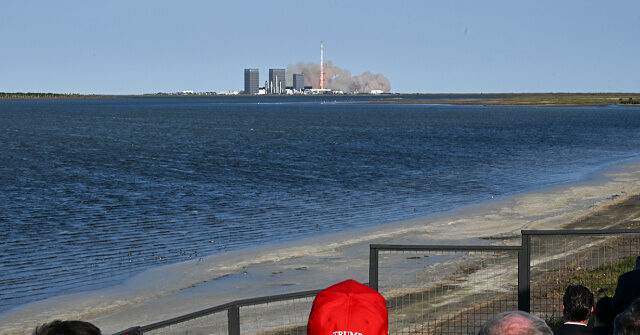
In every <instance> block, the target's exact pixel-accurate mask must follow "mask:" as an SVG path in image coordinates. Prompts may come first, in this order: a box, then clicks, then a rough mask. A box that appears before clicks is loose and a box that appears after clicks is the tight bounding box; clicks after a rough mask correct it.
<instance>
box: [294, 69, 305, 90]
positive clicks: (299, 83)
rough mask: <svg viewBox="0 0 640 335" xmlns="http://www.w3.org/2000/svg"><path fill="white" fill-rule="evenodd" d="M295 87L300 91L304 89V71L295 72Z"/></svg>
mask: <svg viewBox="0 0 640 335" xmlns="http://www.w3.org/2000/svg"><path fill="white" fill-rule="evenodd" d="M293 89H294V90H295V91H298V92H302V91H304V74H302V73H294V74H293Z"/></svg>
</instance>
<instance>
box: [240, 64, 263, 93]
mask: <svg viewBox="0 0 640 335" xmlns="http://www.w3.org/2000/svg"><path fill="white" fill-rule="evenodd" d="M259 83H260V78H259V71H258V69H244V93H245V94H258V87H259Z"/></svg>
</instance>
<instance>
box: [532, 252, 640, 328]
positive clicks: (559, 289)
mask: <svg viewBox="0 0 640 335" xmlns="http://www.w3.org/2000/svg"><path fill="white" fill-rule="evenodd" d="M635 258H636V256H629V257H625V258H622V259H619V260H616V261H613V262H610V263H606V264H602V265H600V266H595V267H588V268H578V269H575V270H574V271H573V272H572V274H571V275H569V276H560V277H558V278H557V279H556V280H555V283H554V284H551V285H549V284H548V283H546V284H547V285H548V286H547V285H544V287H545V288H546V290H545V291H544V294H543V297H539V298H542V299H552V300H557V301H558V302H560V301H561V300H562V296H563V295H564V290H565V289H566V288H567V286H568V285H571V284H580V285H584V286H586V287H587V288H589V289H590V290H591V291H592V292H593V295H594V303H595V302H597V301H598V299H600V298H602V297H605V296H608V297H613V294H614V293H615V289H616V283H617V278H618V276H619V275H620V274H622V273H625V272H627V271H629V270H631V269H633V267H634V265H635ZM533 299H534V300H535V299H536V297H533ZM556 315H557V314H556ZM545 321H546V322H547V324H548V325H549V327H551V329H557V328H558V327H560V326H561V325H562V324H563V323H564V320H563V319H562V317H561V316H552V317H547V318H546V319H545ZM591 322H593V321H592V320H590V323H591Z"/></svg>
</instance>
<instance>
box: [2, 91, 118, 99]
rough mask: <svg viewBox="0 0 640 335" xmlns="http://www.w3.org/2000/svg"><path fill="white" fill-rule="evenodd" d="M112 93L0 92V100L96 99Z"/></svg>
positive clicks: (108, 96) (106, 96) (107, 96)
mask: <svg viewBox="0 0 640 335" xmlns="http://www.w3.org/2000/svg"><path fill="white" fill-rule="evenodd" d="M110 97H115V96H113V95H94V94H59V93H30V92H29V93H22V92H15V93H6V92H0V100H12V99H16V100H17V99H96V98H110Z"/></svg>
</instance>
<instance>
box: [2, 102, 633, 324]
mask: <svg viewBox="0 0 640 335" xmlns="http://www.w3.org/2000/svg"><path fill="white" fill-rule="evenodd" d="M345 100H347V101H349V102H353V99H351V98H348V99H345ZM258 102H259V103H258ZM326 102H328V103H321V99H320V100H319V99H317V98H316V99H315V100H311V99H308V100H301V99H292V98H279V99H265V100H260V99H257V98H243V99H241V98H144V99H141V98H123V99H110V100H70V101H0V144H1V145H0V157H2V159H1V161H0V175H1V176H2V177H0V227H1V229H0V241H1V244H0V311H6V310H8V309H9V308H11V307H15V306H18V305H20V304H24V303H27V302H31V301H35V300H39V299H43V298H46V297H50V296H54V295H59V294H65V293H71V292H77V291H82V290H91V289H96V288H101V287H105V286H110V285H114V284H117V283H118V282H121V281H122V280H124V279H126V278H128V277H130V276H132V275H133V274H136V273H138V272H140V271H142V270H144V269H147V268H149V267H153V266H157V265H161V264H166V263H172V262H179V261H184V260H188V259H191V258H197V257H200V256H203V255H207V254H212V253H219V252H223V251H226V250H231V249H238V248H242V247H246V246H250V245H256V244H268V243H274V242H277V241H282V240H283V239H295V238H299V237H303V236H310V235H313V234H316V233H320V232H322V233H324V232H331V231H339V230H344V229H349V228H353V227H361V226H369V225H379V224H383V223H387V222H392V221H398V220H401V219H407V218H411V217H416V216H421V215H425V214H429V213H433V212H438V211H444V210H447V209H451V208H454V207H459V206H461V205H464V204H470V203H477V202H482V201H487V200H490V199H491V198H492V197H496V196H502V195H506V194H512V193H516V192H525V191H528V190H532V189H534V188H539V187H543V186H545V185H551V184H555V183H563V182H571V181H576V180H579V179H582V178H585V177H586V176H587V174H589V173H591V172H594V171H596V170H597V169H600V168H602V167H603V166H605V165H608V164H611V163H613V162H616V161H620V160H623V159H628V158H633V157H638V156H639V155H640V108H634V107H619V106H611V107H574V108H563V107H558V108H556V107H553V108H551V107H546V108H536V107H517V108H516V107H481V106H435V105H434V106H425V105H370V104H359V103H352V104H340V103H333V100H330V101H326Z"/></svg>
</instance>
